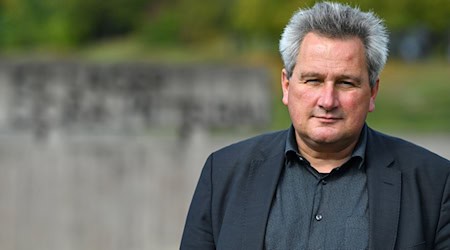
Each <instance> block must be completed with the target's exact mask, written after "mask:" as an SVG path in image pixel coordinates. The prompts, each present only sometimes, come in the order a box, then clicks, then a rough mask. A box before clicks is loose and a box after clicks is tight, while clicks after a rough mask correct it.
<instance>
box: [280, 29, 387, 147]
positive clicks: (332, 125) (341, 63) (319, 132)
mask: <svg viewBox="0 0 450 250" xmlns="http://www.w3.org/2000/svg"><path fill="white" fill-rule="evenodd" d="M281 81H282V88H283V103H284V104H285V105H286V106H287V107H288V110H289V114H290V117H291V120H292V122H293V125H294V127H295V130H296V137H297V142H298V143H306V144H307V145H309V146H314V147H318V148H324V149H326V148H329V149H333V148H336V146H338V147H339V146H346V145H349V144H351V143H353V142H355V141H356V140H357V139H358V136H359V133H360V131H361V128H362V126H363V125H364V121H365V119H366V116H367V113H368V112H371V111H373V110H374V108H375V97H376V95H377V92H378V81H377V83H376V85H375V87H373V88H371V87H370V85H369V75H368V70H367V66H366V59H365V49H364V45H363V44H362V42H361V40H360V39H359V38H357V37H353V38H345V39H332V38H327V37H324V36H320V35H317V34H314V33H308V34H307V35H306V36H305V37H304V40H303V42H302V44H301V47H300V51H299V54H298V56H297V62H296V66H295V68H294V70H293V74H292V76H291V78H290V79H288V75H287V72H286V70H283V71H282V79H281ZM299 140H300V141H299Z"/></svg>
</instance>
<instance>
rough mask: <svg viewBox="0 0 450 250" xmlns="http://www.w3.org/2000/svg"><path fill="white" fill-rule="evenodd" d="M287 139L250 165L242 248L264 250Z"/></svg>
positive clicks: (244, 207) (273, 146) (272, 146)
mask: <svg viewBox="0 0 450 250" xmlns="http://www.w3.org/2000/svg"><path fill="white" fill-rule="evenodd" d="M283 135H286V133H283ZM285 138H286V136H284V137H283V139H282V140H280V142H279V144H278V145H273V144H271V150H272V152H270V151H267V150H269V149H267V150H266V151H265V152H264V150H263V152H262V155H263V157H261V158H260V159H258V160H253V161H252V162H251V166H250V167H251V169H250V171H249V174H248V178H247V182H248V183H247V188H246V190H245V192H246V193H247V197H246V201H245V204H244V206H243V209H245V210H244V218H245V222H244V225H245V229H244V230H243V231H242V233H243V234H244V235H242V236H241V237H242V239H243V245H242V246H243V247H242V249H263V246H264V236H265V232H266V225H267V220H268V216H269V212H270V207H271V204H272V199H273V196H274V194H275V191H276V188H277V184H278V179H279V176H280V173H281V171H282V169H283V166H284V160H285V157H284V145H285ZM274 151H275V152H274Z"/></svg>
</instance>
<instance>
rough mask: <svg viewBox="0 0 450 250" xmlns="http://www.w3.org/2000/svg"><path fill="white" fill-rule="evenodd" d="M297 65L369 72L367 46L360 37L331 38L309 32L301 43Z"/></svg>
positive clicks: (307, 67)
mask: <svg viewBox="0 0 450 250" xmlns="http://www.w3.org/2000/svg"><path fill="white" fill-rule="evenodd" d="M296 66H298V68H300V69H305V70H313V71H317V72H322V71H326V72H328V71H329V72H331V73H333V72H334V73H339V71H346V72H345V73H348V71H351V72H355V73H359V71H365V72H366V73H368V71H367V65H366V57H365V48H364V45H363V43H362V41H361V39H360V38H358V37H346V38H329V37H325V36H321V35H319V34H315V33H308V34H307V35H306V36H305V37H304V39H303V41H302V43H301V46H300V50H299V53H298V56H297V62H296ZM296 68H297V67H296Z"/></svg>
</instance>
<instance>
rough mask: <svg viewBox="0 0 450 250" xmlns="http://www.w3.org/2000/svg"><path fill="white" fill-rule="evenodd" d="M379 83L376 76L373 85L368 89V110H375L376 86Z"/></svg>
mask: <svg viewBox="0 0 450 250" xmlns="http://www.w3.org/2000/svg"><path fill="white" fill-rule="evenodd" d="M379 85H380V79H379V78H378V79H377V81H376V83H375V86H373V87H372V88H371V90H370V102H369V112H372V111H374V110H375V99H376V97H377V94H378V86H379Z"/></svg>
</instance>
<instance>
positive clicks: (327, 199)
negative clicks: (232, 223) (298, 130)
mask: <svg viewBox="0 0 450 250" xmlns="http://www.w3.org/2000/svg"><path fill="white" fill-rule="evenodd" d="M366 133H367V128H366V126H364V128H363V129H362V131H361V135H360V138H359V141H358V143H357V145H356V147H355V149H354V150H353V153H352V156H351V158H350V159H349V160H348V161H347V162H346V163H344V164H343V165H342V166H338V167H337V168H335V169H334V170H333V171H331V172H330V173H329V174H321V173H319V172H317V171H316V170H315V169H314V168H313V167H311V165H310V164H309V162H308V161H307V160H306V159H304V158H303V157H302V156H301V155H300V154H299V151H298V147H297V142H296V139H295V131H294V128H293V127H292V126H291V128H290V130H289V133H288V138H287V141H286V149H285V154H286V163H285V167H284V170H283V173H282V174H281V176H280V180H279V181H278V187H277V191H276V194H275V197H274V200H273V202H272V207H271V210H270V215H269V220H268V224H267V228H266V236H265V249H267V250H271V249H308V250H312V249H326V250H331V249H358V250H359V249H368V245H369V242H368V241H369V215H368V194H367V185H366V182H367V180H366V174H365V166H364V156H365V149H366V142H367V135H366Z"/></svg>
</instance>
